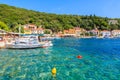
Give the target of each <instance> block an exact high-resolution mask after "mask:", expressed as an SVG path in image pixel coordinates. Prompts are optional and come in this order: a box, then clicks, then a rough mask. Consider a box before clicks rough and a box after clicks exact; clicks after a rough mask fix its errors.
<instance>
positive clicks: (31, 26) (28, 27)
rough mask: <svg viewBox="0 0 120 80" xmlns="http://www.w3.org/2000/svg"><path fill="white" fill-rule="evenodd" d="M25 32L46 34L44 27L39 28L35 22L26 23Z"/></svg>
mask: <svg viewBox="0 0 120 80" xmlns="http://www.w3.org/2000/svg"><path fill="white" fill-rule="evenodd" d="M24 34H44V29H43V28H41V27H39V28H37V26H36V25H34V24H26V25H24Z"/></svg>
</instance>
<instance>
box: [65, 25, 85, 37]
mask: <svg viewBox="0 0 120 80" xmlns="http://www.w3.org/2000/svg"><path fill="white" fill-rule="evenodd" d="M83 31H85V30H84V29H82V28H79V27H74V28H73V29H69V30H64V32H63V33H64V36H75V37H79V36H80V34H82V33H83Z"/></svg>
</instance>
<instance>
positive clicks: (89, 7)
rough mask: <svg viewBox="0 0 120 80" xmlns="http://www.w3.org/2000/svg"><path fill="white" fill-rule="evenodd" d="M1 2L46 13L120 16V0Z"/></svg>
mask: <svg viewBox="0 0 120 80" xmlns="http://www.w3.org/2000/svg"><path fill="white" fill-rule="evenodd" d="M0 4H8V5H11V6H16V7H20V8H25V9H29V10H35V11H39V12H46V13H55V14H73V15H94V14H95V15H96V16H101V17H109V18H120V0H0Z"/></svg>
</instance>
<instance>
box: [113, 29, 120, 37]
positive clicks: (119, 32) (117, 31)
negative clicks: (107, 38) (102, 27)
mask: <svg viewBox="0 0 120 80" xmlns="http://www.w3.org/2000/svg"><path fill="white" fill-rule="evenodd" d="M112 35H113V36H119V35H120V30H113V31H112Z"/></svg>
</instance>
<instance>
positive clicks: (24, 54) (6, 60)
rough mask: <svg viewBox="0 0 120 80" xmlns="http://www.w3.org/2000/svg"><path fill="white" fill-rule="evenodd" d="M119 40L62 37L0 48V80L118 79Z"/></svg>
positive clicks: (119, 76)
mask: <svg viewBox="0 0 120 80" xmlns="http://www.w3.org/2000/svg"><path fill="white" fill-rule="evenodd" d="M119 43H120V40H119V39H77V38H76V39H74V38H71V39H68V38H65V39H59V40H55V41H54V46H53V47H49V48H38V49H25V50H13V49H1V50H0V80H9V79H10V80H11V79H12V80H80V79H81V80H120V51H119V50H120V45H119ZM78 55H82V56H83V58H82V59H78V58H77V56H78ZM53 67H56V69H57V75H56V77H53V76H52V74H51V69H52V68H53Z"/></svg>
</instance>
